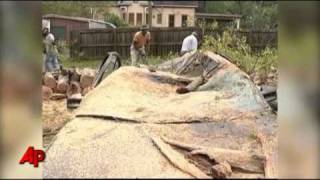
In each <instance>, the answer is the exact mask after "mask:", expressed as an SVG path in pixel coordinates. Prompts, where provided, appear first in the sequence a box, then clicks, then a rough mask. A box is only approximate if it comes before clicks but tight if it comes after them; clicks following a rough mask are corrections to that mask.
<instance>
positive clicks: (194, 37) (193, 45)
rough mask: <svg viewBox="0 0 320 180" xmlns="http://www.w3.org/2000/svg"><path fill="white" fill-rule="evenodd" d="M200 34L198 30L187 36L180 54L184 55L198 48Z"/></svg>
mask: <svg viewBox="0 0 320 180" xmlns="http://www.w3.org/2000/svg"><path fill="white" fill-rule="evenodd" d="M198 40H199V35H198V33H197V32H195V31H194V32H192V34H190V35H189V36H187V37H185V38H184V40H183V42H182V47H181V51H180V56H183V55H184V54H185V53H187V52H191V51H194V50H197V49H198Z"/></svg>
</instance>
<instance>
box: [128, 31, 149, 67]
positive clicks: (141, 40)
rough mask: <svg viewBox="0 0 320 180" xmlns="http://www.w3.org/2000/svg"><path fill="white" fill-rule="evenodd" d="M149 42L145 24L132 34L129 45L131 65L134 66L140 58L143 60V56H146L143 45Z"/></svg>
mask: <svg viewBox="0 0 320 180" xmlns="http://www.w3.org/2000/svg"><path fill="white" fill-rule="evenodd" d="M149 42H150V32H149V31H148V27H147V26H146V25H143V26H142V27H141V28H140V31H138V32H136V34H135V35H134V37H133V41H132V45H131V47H130V54H131V65H132V66H136V65H137V61H141V59H143V60H144V61H145V56H146V51H145V46H146V45H147V44H148V43H149ZM144 63H146V62H144Z"/></svg>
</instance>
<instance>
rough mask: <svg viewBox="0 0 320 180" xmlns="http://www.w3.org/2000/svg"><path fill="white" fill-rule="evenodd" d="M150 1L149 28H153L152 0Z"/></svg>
mask: <svg viewBox="0 0 320 180" xmlns="http://www.w3.org/2000/svg"><path fill="white" fill-rule="evenodd" d="M148 2H149V6H148V14H149V18H148V24H149V29H151V26H152V1H148Z"/></svg>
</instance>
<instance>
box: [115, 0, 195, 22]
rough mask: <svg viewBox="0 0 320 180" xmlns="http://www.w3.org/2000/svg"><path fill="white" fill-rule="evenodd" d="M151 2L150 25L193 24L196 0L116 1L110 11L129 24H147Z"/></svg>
mask: <svg viewBox="0 0 320 180" xmlns="http://www.w3.org/2000/svg"><path fill="white" fill-rule="evenodd" d="M149 2H150V3H151V7H152V10H151V14H152V27H182V26H194V25H195V19H194V17H195V8H196V7H197V2H196V1H118V2H117V3H116V5H114V6H113V7H112V8H110V9H111V12H112V13H114V14H116V15H118V16H120V17H122V19H123V20H125V21H126V22H127V23H128V24H130V25H131V26H140V25H142V24H148V23H147V22H148V18H149V15H148V14H149V10H148V8H149Z"/></svg>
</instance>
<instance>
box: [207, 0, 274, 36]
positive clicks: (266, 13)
mask: <svg viewBox="0 0 320 180" xmlns="http://www.w3.org/2000/svg"><path fill="white" fill-rule="evenodd" d="M206 3H207V4H206V11H207V12H210V13H222V14H241V15H242V19H241V28H242V29H250V30H273V29H276V27H277V21H278V20H277V17H278V3H277V2H276V1H239V0H238V1H207V2H206Z"/></svg>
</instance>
